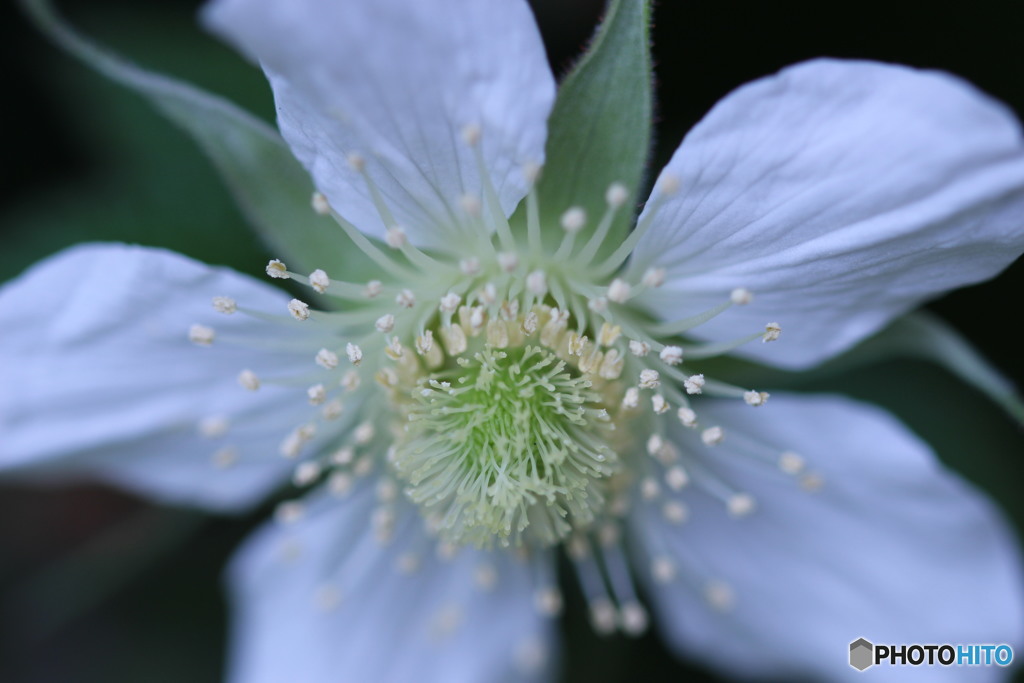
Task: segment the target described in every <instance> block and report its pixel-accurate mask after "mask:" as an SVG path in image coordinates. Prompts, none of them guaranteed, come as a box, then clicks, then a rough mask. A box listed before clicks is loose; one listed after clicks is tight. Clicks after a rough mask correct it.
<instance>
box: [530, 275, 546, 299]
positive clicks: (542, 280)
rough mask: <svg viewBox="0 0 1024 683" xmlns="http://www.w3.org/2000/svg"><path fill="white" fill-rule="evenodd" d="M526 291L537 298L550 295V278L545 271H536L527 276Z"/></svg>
mask: <svg viewBox="0 0 1024 683" xmlns="http://www.w3.org/2000/svg"><path fill="white" fill-rule="evenodd" d="M526 291H528V292H529V293H530V294H533V295H534V296H537V297H543V296H544V295H545V294H547V293H548V276H547V275H545V274H544V271H543V270H535V271H533V272H532V273H530V274H529V275H527V276H526Z"/></svg>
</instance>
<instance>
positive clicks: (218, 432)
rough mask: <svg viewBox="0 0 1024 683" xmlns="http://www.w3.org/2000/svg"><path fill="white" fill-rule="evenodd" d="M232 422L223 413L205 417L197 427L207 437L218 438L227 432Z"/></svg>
mask: <svg viewBox="0 0 1024 683" xmlns="http://www.w3.org/2000/svg"><path fill="white" fill-rule="evenodd" d="M229 426H230V423H229V422H228V419H227V418H226V417H224V416H223V415H211V416H210V417H204V418H203V419H201V420H200V421H199V424H197V425H196V429H197V430H198V431H199V433H200V434H201V435H203V436H204V437H206V438H207V439H216V438H218V437H221V436H224V435H225V434H227V431H228V427H229Z"/></svg>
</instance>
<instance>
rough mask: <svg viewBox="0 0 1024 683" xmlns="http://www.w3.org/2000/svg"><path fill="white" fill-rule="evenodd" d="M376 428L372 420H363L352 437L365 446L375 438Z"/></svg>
mask: <svg viewBox="0 0 1024 683" xmlns="http://www.w3.org/2000/svg"><path fill="white" fill-rule="evenodd" d="M373 435H374V429H373V423H372V422H361V423H359V426H358V427H356V428H355V431H353V432H352V438H353V439H354V440H355V442H356V443H357V444H359V445H360V446H365V445H366V444H368V443H370V442H371V441H372V440H373Z"/></svg>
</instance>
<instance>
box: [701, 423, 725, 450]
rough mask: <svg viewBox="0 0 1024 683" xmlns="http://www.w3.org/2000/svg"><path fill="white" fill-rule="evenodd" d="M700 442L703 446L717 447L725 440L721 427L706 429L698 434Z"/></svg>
mask: <svg viewBox="0 0 1024 683" xmlns="http://www.w3.org/2000/svg"><path fill="white" fill-rule="evenodd" d="M700 440H701V441H703V442H704V445H705V446H717V445H718V444H720V443H722V441H724V440H725V430H724V429H722V428H721V427H717V426H716V427H708V428H707V429H705V430H704V431H703V432H701V433H700Z"/></svg>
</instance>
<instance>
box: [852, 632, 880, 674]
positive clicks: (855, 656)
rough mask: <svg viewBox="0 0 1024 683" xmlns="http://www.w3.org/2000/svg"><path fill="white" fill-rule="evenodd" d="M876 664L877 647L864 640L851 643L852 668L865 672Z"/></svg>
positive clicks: (860, 639)
mask: <svg viewBox="0 0 1024 683" xmlns="http://www.w3.org/2000/svg"><path fill="white" fill-rule="evenodd" d="M874 663H875V646H874V645H872V644H871V642H870V641H868V640H865V639H864V638H858V639H857V640H855V641H853V642H852V643H850V666H852V667H853V668H854V669H856V670H857V671H863V670H864V669H866V668H868V667H869V666H871V665H872V664H874Z"/></svg>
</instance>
